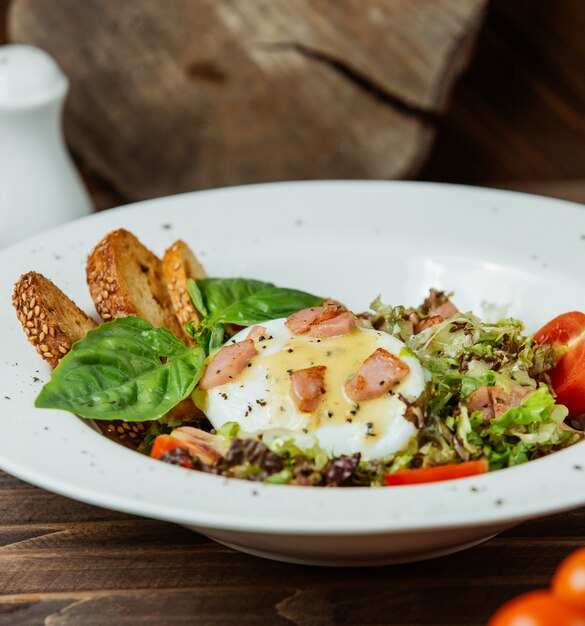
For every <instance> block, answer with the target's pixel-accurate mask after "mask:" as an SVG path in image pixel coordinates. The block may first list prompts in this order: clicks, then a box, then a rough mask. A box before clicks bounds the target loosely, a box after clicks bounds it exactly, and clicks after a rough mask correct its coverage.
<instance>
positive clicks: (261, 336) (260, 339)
mask: <svg viewBox="0 0 585 626" xmlns="http://www.w3.org/2000/svg"><path fill="white" fill-rule="evenodd" d="M265 339H266V337H265V336H264V335H260V337H258V341H264V340H265Z"/></svg>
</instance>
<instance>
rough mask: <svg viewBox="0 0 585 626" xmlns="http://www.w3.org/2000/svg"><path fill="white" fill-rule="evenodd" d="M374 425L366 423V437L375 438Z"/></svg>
mask: <svg viewBox="0 0 585 626" xmlns="http://www.w3.org/2000/svg"><path fill="white" fill-rule="evenodd" d="M375 436H376V433H375V432H374V424H373V423H372V422H367V423H366V437H375Z"/></svg>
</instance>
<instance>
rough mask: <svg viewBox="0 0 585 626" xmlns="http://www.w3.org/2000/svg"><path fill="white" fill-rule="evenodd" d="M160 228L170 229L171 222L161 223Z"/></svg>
mask: <svg viewBox="0 0 585 626" xmlns="http://www.w3.org/2000/svg"><path fill="white" fill-rule="evenodd" d="M161 228H162V229H163V230H170V229H171V224H161Z"/></svg>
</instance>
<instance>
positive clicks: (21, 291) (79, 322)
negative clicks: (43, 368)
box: [12, 272, 96, 368]
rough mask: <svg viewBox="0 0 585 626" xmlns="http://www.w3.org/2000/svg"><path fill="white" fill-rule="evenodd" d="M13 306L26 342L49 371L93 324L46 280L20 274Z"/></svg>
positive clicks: (15, 288)
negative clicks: (47, 366) (43, 361)
mask: <svg viewBox="0 0 585 626" xmlns="http://www.w3.org/2000/svg"><path fill="white" fill-rule="evenodd" d="M12 304H13V306H14V308H15V309H16V315H17V317H18V319H19V320H20V323H21V324H22V328H23V330H24V332H25V334H26V336H27V337H28V340H29V341H30V342H31V343H32V344H33V346H34V347H35V348H36V349H37V352H38V353H39V354H40V355H41V356H42V357H43V359H45V361H47V363H49V365H50V366H51V367H52V368H55V367H57V363H59V361H60V360H61V357H62V356H63V355H65V354H67V352H69V350H70V348H71V346H72V345H73V344H74V343H75V342H76V341H78V340H79V339H81V338H82V337H84V336H85V333H87V331H88V330H91V329H92V328H95V326H96V323H95V322H94V321H93V320H92V319H91V317H89V316H88V315H86V314H85V313H84V312H83V311H82V310H81V309H80V308H79V307H78V306H77V305H76V304H75V303H74V302H72V301H71V300H70V299H69V298H68V297H67V296H66V295H65V294H64V293H63V292H62V291H61V290H60V289H59V288H58V287H56V286H55V285H54V284H53V283H52V282H51V281H50V280H49V279H48V278H45V277H44V276H43V275H42V274H38V273H37V272H28V273H27V274H23V275H22V276H21V277H20V279H19V280H18V282H17V283H16V285H15V286H14V294H13V296H12Z"/></svg>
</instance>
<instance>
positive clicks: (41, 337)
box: [39, 332, 47, 341]
mask: <svg viewBox="0 0 585 626" xmlns="http://www.w3.org/2000/svg"><path fill="white" fill-rule="evenodd" d="M46 336H47V334H46V333H43V332H41V334H40V335H39V341H44V340H45V337H46Z"/></svg>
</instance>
